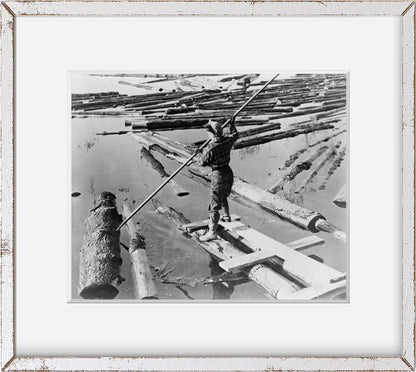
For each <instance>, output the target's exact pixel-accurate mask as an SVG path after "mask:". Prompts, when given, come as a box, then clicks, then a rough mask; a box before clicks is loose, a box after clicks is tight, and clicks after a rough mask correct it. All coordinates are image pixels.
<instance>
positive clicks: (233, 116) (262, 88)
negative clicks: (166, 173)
mask: <svg viewBox="0 0 416 372" xmlns="http://www.w3.org/2000/svg"><path fill="white" fill-rule="evenodd" d="M278 76H279V74H276V75H275V76H273V77H272V78H271V79H270V80H269V81H268V82H267V83H266V84H264V85H263V86H262V87H261V88H260V89H259V90H258V91H257V92H256V93H255V94H254V95H253V96H252V97H251V98H250V99H249V100H248V101H247V102H246V103H244V105H243V106H241V107H240V108H239V109H238V110H237V111H236V112H235V113H234V114H233V115H232V116H231V117H230V118H229V119H228V120H227V121H226V122H225V123H224V124H223V125H222V128H224V127H226V126H227V125H228V124H229V123H230V122H231V120H233V119H234V118H235V117H236V116H237V115H238V114H239V113H240V112H241V111H243V110H244V109H245V108H246V107H247V106H248V105H249V104H250V103H251V101H253V100H254V99H255V98H256V97H257V96H258V95H259V94H260V93H261V92H262V91H263V90H264V89H266V87H267V86H268V85H269V84H270V83H271V82H272V81H273V80H274V79H276V78H277V77H278ZM210 142H211V139H207V140H206V141H205V142H204V143H203V144H202V145H201V146H200V147H199V148H198V150H196V151H195V153H194V154H193V155H192V156H191V157H190V158H189V159H188V160H187V161H186V162H185V163H183V164H182V165H181V166H180V167H179V168H178V169H177V170H176V171H175V172H173V173H172V174H171V175H170V177H169V178H167V179H166V180H165V182H163V183H162V184H161V185H160V186H159V187H158V188H157V189H156V190H155V191H153V192H152V193H151V194H150V195H149V196H148V197H147V198H146V199H145V200H144V201H143V202H142V203H141V204H140V205H139V206H138V207H137V208H136V209H135V210H134V211H133V212H131V214H130V215H129V216H128V217H126V219H125V220H124V221H123V222H122V223H121V224H120V225H119V227H117V231H119V230H120V229H121V228H122V227H123V226H124V225H125V224H126V223H127V222H128V221H130V219H131V218H132V217H133V216H134V215H135V214H136V213H137V212H138V211H139V210H140V209H142V208H143V207H144V206H145V205H146V204H147V203H148V202H149V201H150V200H151V199H152V198H153V197H154V196H155V195H156V194H157V193H158V192H159V191H160V190H162V189H163V188H164V187H165V186H166V185H167V184H168V183H169V182H170V180H171V179H172V178H173V177H175V176H176V175H177V174H178V173H179V172H180V171H181V170H182V169H183V168H185V167H186V166H187V165H188V164H189V163H190V162H191V161H192V160H193V159H194V158H195V156H196V155H198V154H199V153H200V152H201V151H202V150H203V149H204V148H205V147H207V146H208V144H209V143H210Z"/></svg>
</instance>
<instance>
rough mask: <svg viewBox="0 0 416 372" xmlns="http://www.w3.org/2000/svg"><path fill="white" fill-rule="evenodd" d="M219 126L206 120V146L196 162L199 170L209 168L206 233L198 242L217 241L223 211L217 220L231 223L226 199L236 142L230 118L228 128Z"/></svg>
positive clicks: (230, 180)
mask: <svg viewBox="0 0 416 372" xmlns="http://www.w3.org/2000/svg"><path fill="white" fill-rule="evenodd" d="M222 125H223V122H220V121H212V120H210V121H209V122H208V124H206V125H205V128H206V129H207V130H208V137H209V139H210V140H211V142H210V143H209V145H208V146H207V147H205V148H204V149H203V150H202V153H201V154H200V155H199V158H198V159H197V161H199V163H200V164H201V165H202V166H210V167H211V169H212V171H211V194H210V203H209V207H208V211H209V229H208V232H207V233H206V234H204V235H203V236H201V237H200V238H199V239H200V240H201V241H203V242H207V241H210V240H214V239H216V238H217V227H218V222H219V220H220V210H221V209H222V210H223V213H222V216H221V220H222V221H225V222H229V221H231V217H230V209H229V206H228V200H227V198H228V196H229V195H230V193H231V188H232V186H233V181H234V175H233V171H232V170H231V168H230V165H229V163H230V154H231V149H232V147H233V145H234V142H235V141H236V140H237V138H238V132H237V129H236V128H235V123H234V118H233V119H232V120H231V121H230V123H229V126H227V127H225V128H222Z"/></svg>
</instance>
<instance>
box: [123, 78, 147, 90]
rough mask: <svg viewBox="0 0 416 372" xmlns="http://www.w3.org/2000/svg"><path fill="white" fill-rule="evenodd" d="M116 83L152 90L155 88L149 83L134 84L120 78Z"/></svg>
mask: <svg viewBox="0 0 416 372" xmlns="http://www.w3.org/2000/svg"><path fill="white" fill-rule="evenodd" d="M118 83H119V84H121V85H128V86H131V87H135V88H140V89H146V90H154V89H155V88H154V87H152V86H151V85H146V84H134V83H129V82H128V81H122V80H120V81H119V82H118Z"/></svg>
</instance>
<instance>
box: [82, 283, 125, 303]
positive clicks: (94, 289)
mask: <svg viewBox="0 0 416 372" xmlns="http://www.w3.org/2000/svg"><path fill="white" fill-rule="evenodd" d="M118 292H119V291H118V289H117V288H116V287H114V286H112V285H111V284H109V283H93V284H91V285H89V286H87V287H85V288H84V289H83V290H82V291H81V292H80V293H79V295H80V296H81V297H82V298H84V299H87V300H101V299H104V300H112V299H113V298H115V297H116V296H117V295H118Z"/></svg>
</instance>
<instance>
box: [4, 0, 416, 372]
mask: <svg viewBox="0 0 416 372" xmlns="http://www.w3.org/2000/svg"><path fill="white" fill-rule="evenodd" d="M1 11H2V59H1V65H2V91H1V93H2V106H1V112H2V126H1V164H2V181H1V190H2V231H1V300H2V303H1V367H2V370H4V371H16V370H19V371H21V370H133V369H134V370H140V371H145V370H159V371H169V370H182V371H184V370H193V371H198V370H200V371H214V370H250V371H257V370H263V371H264V370H267V371H270V370H308V371H311V370H332V371H347V370H374V371H414V370H415V281H414V279H415V268H414V263H415V262H414V257H415V214H414V213H415V195H414V192H415V177H414V171H415V169H414V166H415V131H414V130H415V3H414V2H409V1H402V2H396V1H386V2H261V3H253V2H122V1H120V2H118V1H115V2H65V1H64V2H32V3H29V2H8V1H6V2H2V7H1ZM26 15H63V16H66V15H68V16H86V15H88V16H92V15H94V16H111V15H112V16H116V15H125V16H129V15H130V16H131V15H136V16H139V15H141V16H144V15H153V16H155V15H160V16H166V15H184V16H186V15H217V16H220V15H221V16H227V15H239V16H254V15H257V16H276V15H279V16H295V15H298V16H301V15H308V16H309V15H316V16H325V15H339V16H346V15H349V16H354V15H357V16H361V15H377V16H400V17H401V44H402V159H401V163H402V200H401V203H402V339H401V341H402V344H401V353H400V355H399V356H397V357H390V358H381V357H371V356H363V357H352V358H347V357H344V358H336V357H246V358H242V357H231V358H229V357H163V356H160V357H138V358H112V357H101V358H100V357H97V358H94V357H91V358H84V357H19V356H16V355H15V354H14V350H15V348H14V345H15V336H14V225H13V222H14V216H13V211H14V209H13V207H14V157H13V156H14V155H13V151H14V137H13V133H14V32H15V30H14V25H15V18H16V17H18V16H26Z"/></svg>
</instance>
